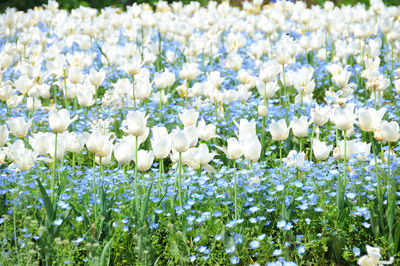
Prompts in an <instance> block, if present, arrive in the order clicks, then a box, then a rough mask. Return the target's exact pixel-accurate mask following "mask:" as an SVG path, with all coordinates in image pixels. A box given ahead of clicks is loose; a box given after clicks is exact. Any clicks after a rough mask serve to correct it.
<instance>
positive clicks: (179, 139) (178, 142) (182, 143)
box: [172, 129, 190, 152]
mask: <svg viewBox="0 0 400 266" xmlns="http://www.w3.org/2000/svg"><path fill="white" fill-rule="evenodd" d="M172 145H173V147H174V149H175V150H176V151H177V152H185V151H187V150H188V149H189V147H190V140H189V139H188V137H187V136H186V134H185V132H184V131H183V130H180V129H174V130H173V131H172Z"/></svg>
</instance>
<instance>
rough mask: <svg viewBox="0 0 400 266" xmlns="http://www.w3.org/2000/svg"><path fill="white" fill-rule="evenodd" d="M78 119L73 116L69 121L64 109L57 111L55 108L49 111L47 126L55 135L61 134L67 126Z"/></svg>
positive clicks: (67, 113)
mask: <svg viewBox="0 0 400 266" xmlns="http://www.w3.org/2000/svg"><path fill="white" fill-rule="evenodd" d="M77 119H78V116H74V117H73V118H72V119H70V116H69V112H68V110H66V109H61V110H59V111H57V109H56V108H52V109H50V114H49V124H50V128H51V130H53V131H54V132H55V133H62V132H64V131H66V130H67V128H68V126H69V125H70V124H71V123H72V122H74V121H75V120H77Z"/></svg>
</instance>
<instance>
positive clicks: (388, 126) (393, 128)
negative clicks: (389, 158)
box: [381, 121, 399, 142]
mask: <svg viewBox="0 0 400 266" xmlns="http://www.w3.org/2000/svg"><path fill="white" fill-rule="evenodd" d="M381 132H382V136H383V140H384V141H387V142H396V141H398V140H399V124H398V123H397V122H396V121H392V122H390V123H388V122H385V123H383V125H382V127H381Z"/></svg>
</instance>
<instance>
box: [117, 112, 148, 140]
mask: <svg viewBox="0 0 400 266" xmlns="http://www.w3.org/2000/svg"><path fill="white" fill-rule="evenodd" d="M147 118H148V116H146V114H145V113H143V112H140V111H130V112H128V114H127V116H126V120H124V121H122V126H123V127H124V128H123V129H122V130H123V131H124V132H125V133H128V134H130V135H132V136H135V137H139V136H142V135H143V134H145V133H146V128H147V126H146V125H147Z"/></svg>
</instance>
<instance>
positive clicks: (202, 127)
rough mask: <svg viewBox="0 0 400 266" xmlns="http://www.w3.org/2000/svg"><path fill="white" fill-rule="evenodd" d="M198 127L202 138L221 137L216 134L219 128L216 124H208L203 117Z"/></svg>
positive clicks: (205, 139)
mask: <svg viewBox="0 0 400 266" xmlns="http://www.w3.org/2000/svg"><path fill="white" fill-rule="evenodd" d="M197 129H198V131H199V139H200V140H204V141H207V140H210V139H212V138H219V136H218V135H217V134H216V131H217V128H216V127H215V125H214V124H208V125H206V122H205V121H204V119H203V118H202V119H201V120H200V121H199V123H198V124H197Z"/></svg>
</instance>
